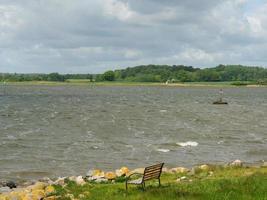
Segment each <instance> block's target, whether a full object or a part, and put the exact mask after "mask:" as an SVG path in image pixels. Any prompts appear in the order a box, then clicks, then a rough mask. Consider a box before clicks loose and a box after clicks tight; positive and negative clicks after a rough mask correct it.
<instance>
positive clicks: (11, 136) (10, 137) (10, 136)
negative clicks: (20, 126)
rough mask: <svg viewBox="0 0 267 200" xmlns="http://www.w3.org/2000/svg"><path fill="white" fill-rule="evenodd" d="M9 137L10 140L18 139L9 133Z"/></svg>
mask: <svg viewBox="0 0 267 200" xmlns="http://www.w3.org/2000/svg"><path fill="white" fill-rule="evenodd" d="M7 138H8V139H9V140H16V139H17V138H16V137H15V136H13V135H8V136H7Z"/></svg>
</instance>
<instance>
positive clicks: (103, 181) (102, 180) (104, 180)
mask: <svg viewBox="0 0 267 200" xmlns="http://www.w3.org/2000/svg"><path fill="white" fill-rule="evenodd" d="M95 182H96V183H105V182H108V179H106V178H99V179H96V180H95Z"/></svg>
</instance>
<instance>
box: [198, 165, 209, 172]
mask: <svg viewBox="0 0 267 200" xmlns="http://www.w3.org/2000/svg"><path fill="white" fill-rule="evenodd" d="M199 169H201V170H202V171H208V170H209V169H210V167H209V166H208V165H200V166H199Z"/></svg>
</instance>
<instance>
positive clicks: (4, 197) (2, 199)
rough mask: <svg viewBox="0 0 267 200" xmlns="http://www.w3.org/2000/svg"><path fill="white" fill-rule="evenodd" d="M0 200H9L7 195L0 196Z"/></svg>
mask: <svg viewBox="0 0 267 200" xmlns="http://www.w3.org/2000/svg"><path fill="white" fill-rule="evenodd" d="M0 200H10V198H9V197H8V195H7V194H0Z"/></svg>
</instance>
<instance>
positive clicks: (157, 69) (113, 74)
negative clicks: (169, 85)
mask: <svg viewBox="0 0 267 200" xmlns="http://www.w3.org/2000/svg"><path fill="white" fill-rule="evenodd" d="M98 80H99V81H114V80H116V81H130V82H132V81H133V82H167V81H168V82H203V81H204V82H216V81H218V82H219V81H252V82H253V81H254V82H255V81H256V82H258V83H263V82H267V69H266V68H263V67H250V66H242V65H218V66H216V67H213V68H204V69H200V68H194V67H192V66H184V65H173V66H169V65H141V66H137V67H132V68H126V69H121V70H115V71H108V72H105V73H104V74H101V75H98Z"/></svg>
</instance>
